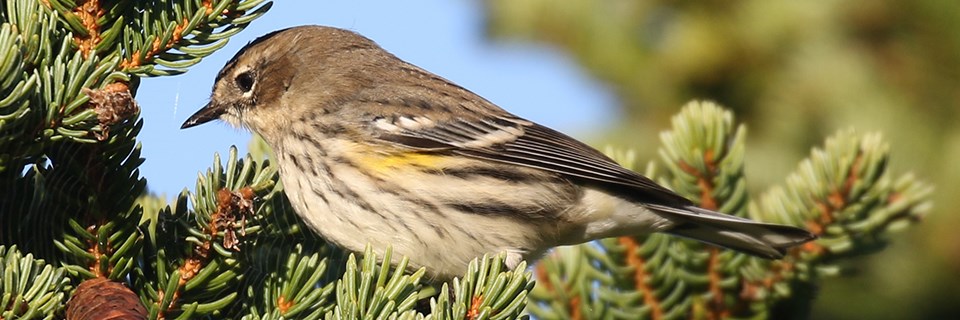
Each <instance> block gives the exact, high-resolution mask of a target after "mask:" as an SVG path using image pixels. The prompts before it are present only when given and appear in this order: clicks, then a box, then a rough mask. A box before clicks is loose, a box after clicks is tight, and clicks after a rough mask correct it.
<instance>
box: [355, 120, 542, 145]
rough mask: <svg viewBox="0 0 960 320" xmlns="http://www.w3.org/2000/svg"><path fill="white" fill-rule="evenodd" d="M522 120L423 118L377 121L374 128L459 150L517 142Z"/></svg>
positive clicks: (520, 134)
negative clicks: (439, 120) (441, 120)
mask: <svg viewBox="0 0 960 320" xmlns="http://www.w3.org/2000/svg"><path fill="white" fill-rule="evenodd" d="M524 125H525V121H523V122H520V121H514V120H511V119H496V120H475V121H470V120H465V119H456V120H452V121H447V122H436V121H433V120H432V119H430V118H427V117H423V116H412V117H407V116H399V117H395V118H377V119H375V120H374V127H376V128H377V129H379V130H383V131H386V132H387V133H389V134H394V135H399V136H406V137H414V138H423V139H429V140H432V141H436V142H440V143H444V144H447V145H450V146H454V147H458V148H468V149H475V148H487V147H493V146H496V145H501V144H505V143H509V142H512V141H515V140H517V138H519V137H520V136H522V135H523V134H524V129H523V126H524Z"/></svg>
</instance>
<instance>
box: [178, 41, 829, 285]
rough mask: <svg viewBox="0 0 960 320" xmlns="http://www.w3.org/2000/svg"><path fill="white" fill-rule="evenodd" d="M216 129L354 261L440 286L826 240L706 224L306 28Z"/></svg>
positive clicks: (367, 44)
mask: <svg viewBox="0 0 960 320" xmlns="http://www.w3.org/2000/svg"><path fill="white" fill-rule="evenodd" d="M521 91H522V89H518V94H523V93H522V92H521ZM214 119H222V120H225V121H227V122H229V123H231V124H232V125H235V126H240V127H245V128H248V129H250V130H252V131H253V132H255V133H258V134H259V135H260V136H262V137H263V138H264V139H265V141H266V142H267V144H269V145H270V147H272V148H273V149H274V151H275V153H276V155H277V158H278V159H277V161H278V165H279V169H280V179H281V181H282V183H283V186H284V190H285V192H286V195H287V197H288V198H289V199H290V203H291V204H292V205H293V209H294V211H296V213H297V214H298V215H299V216H300V217H301V218H302V219H303V220H304V221H305V222H306V224H307V225H309V227H310V228H311V229H313V231H315V232H317V233H319V234H320V235H321V236H322V237H324V238H325V239H327V240H328V241H330V242H332V243H334V244H336V245H338V246H340V247H342V248H345V249H347V250H352V251H362V250H364V248H365V246H366V245H367V244H368V243H369V244H371V245H372V247H373V248H375V249H379V250H383V249H385V248H387V247H388V246H392V247H393V250H394V252H395V253H397V254H399V255H403V256H406V257H408V258H409V259H410V265H411V267H413V268H419V267H421V266H422V267H426V268H427V272H428V275H430V276H432V277H433V278H435V279H450V278H452V277H455V276H458V275H461V274H462V273H463V272H464V271H465V270H466V266H467V264H468V263H469V262H470V260H472V259H474V258H476V257H478V256H482V255H483V254H486V253H494V254H496V253H500V252H506V253H507V259H506V262H507V265H508V267H511V268H513V267H515V266H517V265H518V264H519V263H520V261H522V260H529V259H536V258H538V257H539V256H540V255H542V254H543V253H544V252H545V251H546V250H548V249H550V248H552V247H555V246H560V245H571V244H578V243H583V242H587V241H590V240H594V239H599V238H605V237H615V236H626V235H640V234H646V233H652V232H665V233H668V234H673V235H677V236H682V237H686V238H691V239H695V240H699V241H702V242H706V243H710V244H714V245H718V246H722V247H726V248H730V249H734V250H738V251H742V252H745V253H748V254H752V255H756V256H761V257H766V258H779V257H782V256H783V254H784V251H785V250H786V249H787V248H789V247H791V246H795V245H798V244H801V243H804V242H807V241H810V240H812V239H814V238H815V236H814V235H813V234H811V233H810V232H808V231H806V230H803V229H799V228H795V227H790V226H784V225H776V224H767V223H760V222H755V221H751V220H748V219H744V218H739V217H735V216H731V215H726V214H723V213H719V212H714V211H710V210H706V209H701V208H698V207H696V206H695V205H694V204H693V203H692V202H691V201H689V200H687V199H685V198H683V197H682V196H680V195H677V194H676V193H674V192H672V191H670V190H668V189H666V188H664V187H662V186H660V185H658V184H656V183H655V182H653V181H651V180H650V179H648V178H646V177H644V176H642V175H640V174H637V173H635V172H633V171H630V170H627V169H625V168H623V167H621V166H619V165H618V164H617V163H615V162H614V161H613V160H611V159H610V158H608V157H606V156H604V155H603V154H602V153H600V152H598V151H597V150H595V149H593V148H591V147H589V146H587V145H586V144H584V143H582V142H580V141H577V140H575V139H573V138H571V137H569V136H566V135H564V134H562V133H560V132H557V131H554V130H552V129H550V128H547V127H544V126H541V125H539V124H536V123H534V122H532V121H529V120H526V119H523V118H520V117H518V116H515V115H513V114H510V113H509V112H507V111H504V110H503V109H501V108H500V107H498V106H496V105H494V104H493V103H491V102H489V101H487V100H486V99H484V98H482V97H480V96H478V95H477V94H474V93H473V92H470V91H469V90H467V89H464V88H463V87H460V86H458V85H456V84H454V83H452V82H450V81H448V80H446V79H444V78H441V77H440V76H437V75H434V74H432V73H430V72H427V71H425V70H423V69H421V68H418V67H416V66H414V65H412V64H409V63H407V62H404V61H403V60H400V59H399V58H397V57H395V56H394V55H392V54H390V53H388V52H387V51H385V50H383V49H382V48H380V46H378V45H377V44H376V43H374V42H373V41H371V40H370V39H367V38H365V37H363V36H361V35H359V34H357V33H354V32H352V31H347V30H342V29H337V28H331V27H323V26H301V27H294V28H289V29H284V30H280V31H275V32H273V33H270V34H267V35H265V36H263V37H260V38H258V39H257V40H255V41H253V42H251V43H249V44H248V45H247V46H246V47H244V48H243V49H242V50H240V52H238V53H237V54H236V55H235V56H234V57H233V59H231V60H230V61H229V62H228V63H227V64H226V66H224V67H223V69H222V70H220V73H219V74H218V75H217V78H216V82H215V83H214V86H213V94H212V95H211V97H210V102H209V103H208V104H207V105H206V106H204V107H203V108H202V109H200V111H198V112H197V113H196V114H194V115H192V116H191V117H190V118H189V119H188V120H187V121H186V122H184V124H183V126H182V128H189V127H193V126H196V125H199V124H203V123H206V122H209V121H211V120H214ZM380 253H381V254H382V252H380ZM397 254H395V255H394V256H399V255H397ZM393 262H394V263H396V262H398V261H393Z"/></svg>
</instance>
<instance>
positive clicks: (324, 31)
mask: <svg viewBox="0 0 960 320" xmlns="http://www.w3.org/2000/svg"><path fill="white" fill-rule="evenodd" d="M389 59H394V58H393V57H392V56H391V55H389V54H387V53H386V52H385V51H383V50H382V49H380V47H379V46H377V45H376V44H375V43H374V42H373V41H371V40H370V39H367V38H365V37H363V36H361V35H359V34H357V33H355V32H352V31H347V30H342V29H337V28H331V27H323V26H300V27H293V28H289V29H283V30H279V31H275V32H272V33H270V34H267V35H264V36H262V37H260V38H258V39H256V40H254V41H252V42H250V43H249V44H247V45H246V46H245V47H244V48H243V49H241V50H240V51H239V52H237V54H236V55H235V56H234V57H233V58H232V59H230V61H229V62H227V64H226V65H225V66H224V67H223V69H221V70H220V72H219V73H218V74H217V78H216V81H215V82H214V85H213V93H212V94H211V95H210V102H209V103H207V105H205V106H204V107H203V108H201V109H200V110H199V111H197V112H196V113H195V114H193V115H192V116H190V118H189V119H187V121H185V122H184V123H183V125H182V126H181V128H182V129H185V128H189V127H193V126H197V125H200V124H204V123H207V122H209V121H211V120H214V119H221V120H224V121H226V122H228V123H230V124H232V125H234V126H239V127H246V128H249V129H251V130H253V131H254V132H257V133H259V134H261V135H262V136H264V137H265V138H268V140H269V137H270V136H274V135H280V134H283V131H284V130H286V128H289V126H290V122H291V121H296V120H297V119H303V118H305V117H307V116H312V117H315V116H318V115H324V114H330V113H331V112H333V111H334V110H333V109H335V108H337V107H338V106H339V105H340V104H341V103H342V102H343V101H344V100H346V99H348V98H349V97H350V96H352V95H354V94H355V93H356V92H357V91H359V90H360V89H361V88H364V87H368V86H370V85H371V84H372V82H374V81H375V80H374V79H375V78H376V76H375V75H371V74H370V73H371V70H376V69H377V68H378V67H379V66H380V62H382V61H384V60H389Z"/></svg>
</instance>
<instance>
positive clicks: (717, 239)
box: [649, 205, 817, 259]
mask: <svg viewBox="0 0 960 320" xmlns="http://www.w3.org/2000/svg"><path fill="white" fill-rule="evenodd" d="M649 208H650V209H652V210H655V211H657V212H660V213H662V214H664V216H666V217H667V218H669V219H670V220H673V221H674V222H676V225H675V226H674V227H673V228H671V229H669V230H665V231H664V232H666V233H669V234H672V235H676V236H681V237H685V238H690V239H693V240H697V241H702V242H706V243H709V244H713V245H717V246H721V247H724V248H728V249H733V250H737V251H740V252H743V253H747V254H751V255H755V256H760V257H764V258H768V259H779V258H782V257H783V255H784V254H785V253H786V249H788V248H790V247H793V246H796V245H800V244H803V243H805V242H807V241H810V240H813V239H816V238H817V236H816V235H814V234H813V233H810V231H807V230H804V229H800V228H796V227H791V226H786V225H779V224H769V223H762V222H756V221H753V220H748V219H744V218H740V217H736V216H731V215H727V214H723V213H719V212H715V211H710V210H707V209H703V208H698V207H695V206H686V207H682V208H674V207H667V206H660V205H653V206H649Z"/></svg>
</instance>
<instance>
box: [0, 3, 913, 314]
mask: <svg viewBox="0 0 960 320" xmlns="http://www.w3.org/2000/svg"><path fill="white" fill-rule="evenodd" d="M0 6H2V7H0V14H2V22H3V24H2V26H0V59H2V60H0V83H2V84H3V85H2V86H0V92H2V94H3V95H2V96H0V188H2V189H0V260H2V264H0V276H2V279H0V318H3V319H33V318H47V319H51V318H60V317H63V316H64V315H65V314H67V312H66V311H65V308H67V303H68V297H70V295H71V294H73V293H75V288H76V287H77V286H78V285H79V284H80V283H82V282H83V281H85V280H90V279H99V280H103V279H108V280H111V281H114V282H118V283H123V284H124V285H126V286H127V287H129V288H130V289H131V290H132V294H135V295H136V297H137V298H136V299H133V300H134V301H136V300H139V301H140V303H142V305H143V307H144V309H145V310H146V312H147V313H146V315H144V317H145V318H149V319H166V318H175V319H195V318H218V319H220V318H224V319H227V318H229V319H235V318H241V319H281V318H296V319H321V318H323V319H335V318H388V319H424V318H426V319H513V318H518V317H520V316H522V315H524V314H525V313H526V312H528V311H529V312H530V313H533V314H535V315H537V316H538V317H540V318H544V319H553V318H573V319H581V318H590V319H593V318H624V319H633V318H636V317H637V316H638V315H639V316H644V317H647V318H676V317H696V318H704V317H708V318H723V317H756V316H764V315H771V314H773V313H771V312H775V311H776V310H780V309H777V308H779V306H781V305H786V306H788V307H794V306H797V305H801V306H802V305H803V304H804V303H805V301H803V299H806V298H805V297H804V295H802V294H798V291H799V292H801V293H802V292H803V290H800V289H802V288H803V287H804V286H810V285H812V284H813V283H815V282H816V281H819V280H820V279H821V278H822V277H823V276H824V275H832V274H835V272H834V271H835V270H836V267H835V264H834V263H835V261H836V260H838V259H842V258H847V257H850V256H853V255H857V254H862V253H864V252H869V251H870V250H876V249H879V248H881V247H882V245H883V244H885V243H886V242H887V237H886V235H887V232H888V231H890V230H896V229H898V228H900V227H902V226H904V225H906V224H909V223H910V222H912V221H914V220H916V218H918V217H919V215H920V214H922V213H923V212H924V211H925V209H926V207H927V204H926V203H927V202H926V197H927V195H928V194H929V187H927V186H925V185H923V184H921V183H918V182H916V181H915V179H913V178H912V177H910V176H902V177H900V178H892V177H891V176H890V174H888V173H887V172H886V163H887V147H886V145H885V144H883V142H882V141H881V140H880V138H879V136H878V135H858V134H856V133H854V132H852V131H845V132H841V133H839V134H837V135H836V136H835V137H833V138H831V139H829V140H828V141H827V143H826V146H825V147H824V148H823V149H822V150H819V149H818V150H815V151H814V152H813V154H812V155H811V157H810V159H809V160H806V161H804V162H803V163H802V164H801V166H800V168H799V169H798V171H797V173H795V174H794V175H791V176H790V177H789V178H788V179H787V182H786V184H785V185H784V186H783V187H775V188H773V189H771V191H769V192H767V193H765V194H764V195H763V196H761V197H760V198H759V200H757V201H752V200H751V199H750V198H749V195H748V194H747V192H746V187H745V181H744V178H743V177H744V172H745V170H744V163H743V161H744V157H743V154H744V149H745V146H744V140H743V139H744V136H745V130H744V129H743V127H742V126H739V127H738V126H736V125H735V124H734V122H733V118H732V115H731V114H730V113H729V112H727V111H724V110H722V109H720V108H719V107H716V106H714V105H712V104H707V103H693V104H691V105H690V106H688V107H686V108H684V111H682V112H681V114H680V115H678V116H677V117H676V118H675V119H674V122H673V129H672V130H671V131H669V132H666V133H664V134H663V135H662V137H661V138H662V140H663V147H662V149H661V161H660V162H659V165H651V166H649V168H650V169H649V170H648V173H649V174H650V175H651V176H654V177H658V178H659V179H660V181H661V182H662V183H664V184H665V185H667V186H669V187H671V188H673V189H674V190H677V191H678V192H680V193H682V194H684V195H686V196H688V197H690V198H692V199H697V200H698V201H699V204H700V205H702V206H704V207H707V208H712V209H719V210H721V211H725V212H730V213H734V214H738V215H741V216H748V217H751V218H755V219H760V220H765V221H771V222H779V223H788V224H794V225H805V226H806V227H807V228H809V229H811V230H814V231H815V232H816V233H818V234H819V235H820V236H821V237H822V238H821V240H818V241H817V242H815V243H811V244H808V245H806V246H803V247H801V248H798V249H797V250H794V251H791V253H790V255H789V256H788V257H787V258H786V259H784V260H781V261H768V260H760V259H756V258H752V257H748V256H745V255H742V254H739V253H735V252H731V251H725V250H718V249H716V248H712V247H707V246H705V245H702V244H699V243H693V242H689V241H686V240H680V239H675V238H670V237H667V236H661V235H652V236H646V237H628V238H619V239H606V240H602V241H598V242H596V243H591V244H585V245H581V246H575V247H568V248H561V249H558V250H556V251H555V252H554V253H552V254H550V255H549V256H548V257H547V258H545V259H544V261H543V262H541V263H540V264H538V265H537V266H536V267H535V270H536V276H535V277H534V275H533V274H531V273H530V272H528V271H527V270H526V268H525V266H526V265H525V264H521V265H520V267H519V268H517V269H516V270H507V269H506V267H505V266H504V263H503V256H502V255H496V256H485V257H478V258H477V259H476V260H474V261H473V262H472V263H471V264H470V265H469V267H468V268H467V269H466V270H465V273H464V276H463V277H462V278H458V279H454V280H453V281H452V282H450V283H430V282H429V281H430V279H423V275H424V270H422V269H421V270H418V271H414V272H412V273H408V272H407V268H406V265H405V263H404V262H401V263H400V265H398V266H395V267H391V266H389V265H381V264H380V263H379V262H380V261H389V260H390V257H389V255H390V254H391V253H390V250H387V251H386V257H376V256H375V255H374V254H373V253H372V252H373V251H372V249H369V248H368V250H367V251H366V252H365V253H364V254H363V255H362V258H357V256H355V255H353V254H349V255H348V254H347V253H344V252H342V251H341V250H339V249H338V248H336V247H334V246H331V245H329V244H327V243H326V242H324V241H323V240H322V239H320V238H319V237H317V236H314V235H313V234H312V233H311V232H310V231H309V229H307V228H306V226H305V225H303V224H302V222H301V221H300V220H299V219H298V218H297V217H296V215H295V214H294V213H293V211H292V208H291V206H290V204H289V203H288V201H287V199H286V197H285V195H284V194H283V192H282V191H283V187H282V184H281V183H280V181H278V175H277V172H276V168H275V167H274V166H271V165H270V160H269V159H267V158H268V156H267V155H266V154H265V153H266V149H265V148H263V147H262V144H261V145H259V147H255V148H251V150H254V151H255V152H254V153H255V155H246V156H245V157H240V156H239V155H238V154H237V151H236V149H231V151H230V153H229V155H227V157H226V159H220V158H219V156H218V155H215V156H214V161H213V166H212V167H211V168H210V169H209V170H208V171H207V172H205V173H204V174H201V175H199V177H198V179H197V182H196V186H195V188H194V190H193V191H192V192H190V191H186V190H185V191H184V192H182V193H181V194H180V195H179V196H178V197H177V198H176V199H175V201H174V203H172V204H169V205H168V204H166V203H165V202H164V201H162V200H159V199H157V198H155V197H151V196H150V195H148V194H146V191H145V186H146V180H145V179H144V178H142V177H140V176H139V171H138V166H139V165H140V164H141V163H142V162H143V159H142V158H141V157H140V146H139V144H138V142H137V140H136V137H137V134H138V133H139V130H140V128H141V126H142V121H143V120H142V119H140V118H139V110H138V107H137V105H136V102H135V100H134V98H133V97H134V96H135V93H136V90H137V84H138V79H139V77H146V76H164V75H172V74H178V73H182V72H184V71H186V68H188V67H190V66H191V65H193V64H195V63H197V62H198V61H200V59H202V58H203V57H205V56H207V55H209V54H210V53H212V52H213V51H215V50H217V49H219V48H221V47H222V46H223V45H224V44H225V42H226V41H227V39H228V38H229V37H230V36H232V35H234V34H236V33H237V32H239V31H241V30H242V29H243V28H244V27H245V26H246V25H247V24H248V23H250V22H251V21H252V20H254V19H256V18H258V17H260V16H261V15H262V14H263V13H265V12H266V11H267V10H268V9H269V7H270V3H269V2H264V1H263V0H247V1H225V0H221V1H216V0H193V1H191V0H187V1H117V2H103V3H101V2H99V1H93V0H91V1H76V2H74V1H66V0H44V1H36V0H7V1H4V2H0ZM258 150H259V151H258ZM618 158H620V159H621V160H624V161H625V164H627V165H632V160H629V159H628V158H629V157H628V156H621V157H618ZM656 167H662V168H665V170H664V172H663V173H662V174H657V172H656V170H655V168H656ZM34 257H39V258H42V259H37V258H34ZM402 261H406V260H405V259H404V260H402ZM533 278H537V279H538V282H539V283H538V286H537V287H536V288H534V282H533ZM798 288H800V289H798ZM528 294H530V295H531V296H530V298H529V299H528ZM71 299H73V300H72V301H71V304H74V303H77V304H83V303H84V302H85V301H88V300H86V299H89V297H86V296H74V297H72V298H71ZM771 310H774V311H771ZM800 310H802V308H801V309H800Z"/></svg>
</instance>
